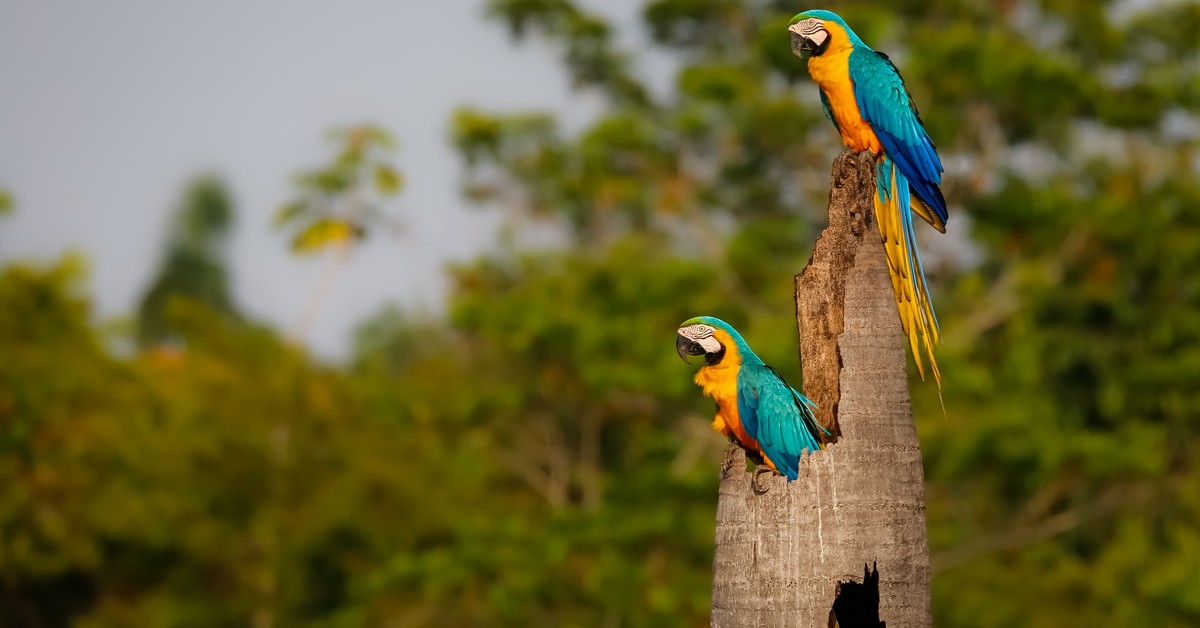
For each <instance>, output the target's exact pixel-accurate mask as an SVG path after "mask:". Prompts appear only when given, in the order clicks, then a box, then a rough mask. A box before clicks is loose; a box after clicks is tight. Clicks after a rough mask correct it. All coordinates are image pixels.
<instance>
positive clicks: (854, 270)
mask: <svg viewBox="0 0 1200 628" xmlns="http://www.w3.org/2000/svg"><path fill="white" fill-rule="evenodd" d="M874 185H875V184H874V169H873V167H872V161H871V159H870V157H869V156H868V155H866V154H863V155H854V154H852V153H845V154H843V155H841V156H840V157H838V158H837V160H835V161H834V164H833V176H832V189H831V192H830V198H829V226H828V227H827V228H826V229H825V231H824V232H823V233H822V234H821V237H820V239H819V240H818V241H817V244H816V247H815V248H814V250H813V257H812V260H811V261H810V262H809V265H808V267H807V268H806V269H804V272H803V273H801V274H800V275H797V276H796V313H797V315H796V318H797V324H798V326H799V329H800V352H801V356H802V360H803V364H804V393H805V394H806V395H807V396H808V397H809V398H811V399H812V400H813V401H815V402H816V403H817V405H818V406H819V407H820V411H821V414H820V417H821V421H822V423H824V424H825V426H826V427H828V428H830V431H832V432H833V433H835V434H838V435H839V440H838V442H836V443H834V444H833V445H831V446H829V448H828V449H826V450H824V451H822V452H819V453H817V454H816V455H813V456H809V457H806V458H802V459H801V461H800V477H799V479H798V480H796V481H795V482H792V483H790V484H788V483H786V482H785V481H784V479H783V478H781V477H774V478H771V479H769V480H767V481H765V482H761V485H762V486H763V487H764V488H765V489H766V490H765V492H763V493H762V494H758V493H757V492H755V491H754V489H752V487H751V483H750V479H751V475H750V474H749V473H745V472H742V471H741V469H742V468H743V467H742V466H741V465H740V464H735V465H734V466H733V469H734V470H733V471H731V472H729V473H728V474H727V476H726V477H724V478H723V479H722V481H721V488H720V497H719V500H718V505H717V531H716V557H715V560H714V564H713V609H712V625H713V626H721V627H722V628H731V627H748V626H801V627H806V628H807V627H818V626H825V625H832V621H831V619H830V609H831V608H832V607H833V604H834V600H835V598H836V597H837V595H838V591H839V586H838V585H839V583H840V582H851V581H854V582H861V581H862V580H863V571H864V566H866V565H869V564H877V565H878V594H879V597H878V600H879V601H878V617H879V619H881V620H883V621H885V622H887V624H888V625H889V626H891V627H892V628H907V627H910V626H918V627H921V626H929V625H930V623H931V617H930V608H929V548H928V545H927V543H926V538H925V496H924V476H923V473H922V468H921V451H920V449H919V447H918V444H917V434H916V429H915V427H914V426H913V422H912V413H911V410H910V407H909V398H908V378H907V372H906V363H905V353H904V351H905V349H904V346H905V345H904V336H903V334H902V333H901V330H900V320H899V317H898V316H897V315H896V304H895V301H894V299H893V296H892V287H891V283H890V280H889V278H888V271H887V262H886V260H885V258H884V254H883V246H882V244H881V243H880V240H879V232H878V231H877V230H876V227H875V225H874V218H873V216H872V210H871V195H872V193H873V191H874ZM866 584H867V585H868V588H870V587H871V582H870V579H868V582H867V583H866ZM854 592H855V594H856V595H855V597H854V600H850V599H848V598H849V595H848V596H847V598H844V599H843V600H842V602H841V603H842V604H848V603H852V604H855V605H862V604H871V602H872V596H871V595H869V594H868V595H858V594H861V593H862V592H863V588H862V587H855V588H854ZM862 600H866V602H863V601H862ZM839 608H840V607H839ZM858 610H860V611H863V612H865V613H866V616H871V615H872V614H873V613H874V612H875V609H873V608H860V609H858ZM839 616H840V617H842V628H854V625H851V623H850V622H848V621H847V619H848V613H846V614H841V615H839ZM859 625H866V624H859ZM873 625H878V624H877V623H875V624H873Z"/></svg>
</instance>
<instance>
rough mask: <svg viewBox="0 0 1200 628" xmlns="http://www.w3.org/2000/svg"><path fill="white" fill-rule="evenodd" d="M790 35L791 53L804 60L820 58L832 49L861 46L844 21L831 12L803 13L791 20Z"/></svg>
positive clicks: (860, 41) (856, 36)
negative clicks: (808, 57)
mask: <svg viewBox="0 0 1200 628" xmlns="http://www.w3.org/2000/svg"><path fill="white" fill-rule="evenodd" d="M788 32H790V33H791V34H792V53H793V54H795V55H796V56H797V57H800V58H804V57H807V56H809V55H811V56H814V57H816V56H820V55H823V54H825V51H826V50H829V49H830V47H832V48H834V49H838V48H842V47H846V46H852V45H854V44H860V45H861V44H862V40H860V39H859V38H858V35H855V34H854V31H852V30H850V27H849V26H846V21H845V20H843V19H842V18H841V16H839V15H838V14H836V13H834V12H832V11H823V10H816V11H805V12H804V13H800V14H798V15H797V16H796V17H793V18H792V21H791V23H790V25H789V26H788Z"/></svg>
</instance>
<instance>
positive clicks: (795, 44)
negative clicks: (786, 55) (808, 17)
mask: <svg viewBox="0 0 1200 628" xmlns="http://www.w3.org/2000/svg"><path fill="white" fill-rule="evenodd" d="M816 49H817V42H815V41H813V40H811V39H809V38H807V37H805V36H803V35H800V34H799V33H792V54H794V55H796V56H797V57H800V58H801V59H804V58H807V57H808V56H809V55H811V54H812V53H813V51H815V50H816Z"/></svg>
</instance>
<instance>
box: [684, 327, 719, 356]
mask: <svg viewBox="0 0 1200 628" xmlns="http://www.w3.org/2000/svg"><path fill="white" fill-rule="evenodd" d="M716 331H717V330H716V329H715V328H713V327H711V326H709V325H690V326H688V327H680V328H679V335H680V336H683V337H684V338H687V339H688V340H691V341H693V342H695V343H696V344H698V345H700V346H701V347H703V348H704V351H705V352H706V353H717V352H718V351H720V350H721V343H720V342H719V341H718V340H717V339H716V338H715V337H713V334H714V333H716Z"/></svg>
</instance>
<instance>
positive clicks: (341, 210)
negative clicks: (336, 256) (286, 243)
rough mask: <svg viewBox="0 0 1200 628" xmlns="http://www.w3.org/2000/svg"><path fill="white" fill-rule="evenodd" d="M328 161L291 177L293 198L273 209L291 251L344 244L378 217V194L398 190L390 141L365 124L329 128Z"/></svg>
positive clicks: (382, 195)
mask: <svg viewBox="0 0 1200 628" xmlns="http://www.w3.org/2000/svg"><path fill="white" fill-rule="evenodd" d="M330 139H331V140H332V141H333V142H334V143H335V144H336V145H337V146H338V151H337V154H336V156H335V157H334V158H333V160H332V161H331V162H330V163H328V164H325V165H324V166H322V167H320V168H315V169H313V170H310V171H307V172H304V173H301V174H300V175H298V176H297V177H296V188H297V193H296V198H295V199H293V200H292V201H290V202H288V203H286V204H284V205H283V206H282V207H280V208H279V210H278V211H276V212H275V219H274V222H275V227H276V228H277V229H284V230H287V231H289V232H290V234H291V235H290V238H289V239H290V240H291V246H292V250H293V251H294V252H296V253H313V252H317V251H322V250H324V249H326V248H328V247H348V246H350V245H352V244H353V243H355V242H357V241H359V240H361V239H363V238H365V237H366V236H367V231H368V227H370V226H371V225H372V224H374V223H376V222H378V221H380V220H382V213H381V211H380V209H379V207H378V202H379V201H380V200H381V199H386V198H390V197H392V196H395V195H396V194H399V193H400V190H401V188H402V187H403V185H404V178H403V176H402V175H401V174H400V172H399V171H398V170H396V168H395V167H394V166H393V165H392V164H391V163H390V157H391V153H392V151H394V150H395V148H396V140H395V139H394V138H393V137H392V136H391V134H389V133H388V132H387V131H385V130H384V129H382V128H380V127H378V126H373V125H369V124H365V125H359V126H355V127H349V128H346V129H341V130H338V131H335V132H334V133H333V134H332V137H331V138H330Z"/></svg>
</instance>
